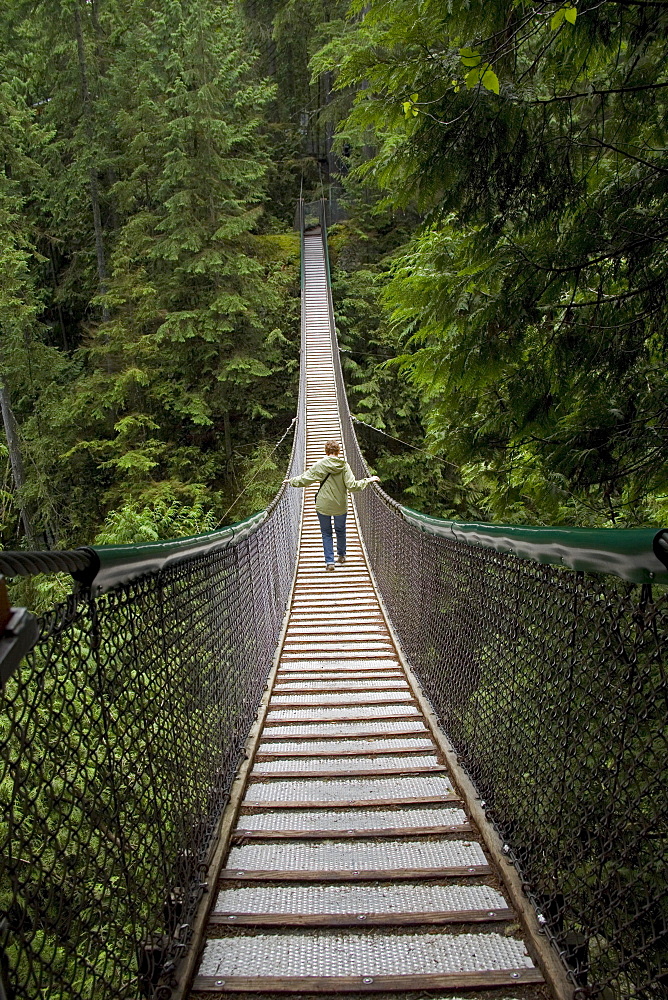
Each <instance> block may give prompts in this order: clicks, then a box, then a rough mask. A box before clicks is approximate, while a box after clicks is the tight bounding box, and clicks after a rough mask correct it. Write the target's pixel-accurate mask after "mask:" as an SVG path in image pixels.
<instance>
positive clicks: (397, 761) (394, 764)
mask: <svg viewBox="0 0 668 1000" xmlns="http://www.w3.org/2000/svg"><path fill="white" fill-rule="evenodd" d="M427 768H428V769H430V770H439V771H442V770H445V769H444V768H443V765H442V764H440V763H439V761H438V758H437V757H434V756H433V755H430V756H425V755H423V756H415V757H408V758H407V757H362V758H347V757H315V758H312V759H311V758H294V757H293V758H285V759H284V760H268V761H261V762H259V763H257V764H256V765H255V767H254V768H253V770H252V772H251V779H253V778H254V777H258V778H262V777H266V776H267V775H270V774H280V775H289V776H299V775H306V774H308V773H310V772H318V773H325V772H326V773H327V774H332V775H337V774H339V772H341V771H345V772H347V773H350V772H352V771H371V772H380V771H402V772H406V771H413V772H415V771H416V770H423V769H427Z"/></svg>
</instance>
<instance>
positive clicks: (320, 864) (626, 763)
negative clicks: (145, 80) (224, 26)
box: [0, 203, 668, 1000]
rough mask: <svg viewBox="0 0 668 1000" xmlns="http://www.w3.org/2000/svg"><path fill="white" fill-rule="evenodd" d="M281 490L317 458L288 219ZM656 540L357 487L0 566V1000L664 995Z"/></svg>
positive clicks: (662, 621)
mask: <svg viewBox="0 0 668 1000" xmlns="http://www.w3.org/2000/svg"><path fill="white" fill-rule="evenodd" d="M300 231H301V233H302V245H303V252H302V348H301V379H300V394H299V405H298V414H297V420H296V424H295V436H294V443H293V450H292V456H291V460H290V469H289V474H290V475H296V474H298V473H300V472H301V471H302V470H303V468H304V467H305V465H310V464H312V463H313V462H314V461H315V460H317V459H318V458H319V457H321V455H322V453H323V448H324V442H325V441H326V440H327V439H329V438H335V439H337V440H341V441H343V446H344V452H345V457H346V458H347V460H348V461H349V463H350V464H351V467H352V469H353V472H354V474H355V475H356V477H359V478H361V477H363V476H364V475H366V474H367V470H366V466H365V463H364V460H363V457H362V455H361V452H360V450H359V447H358V445H357V441H356V438H355V434H354V430H353V423H352V420H351V416H350V412H349V409H348V403H347V399H346V394H345V388H344V384H343V377H342V372H341V366H340V361H339V352H338V345H337V340H336V331H335V324H334V312H333V304H332V297H331V287H330V285H331V283H330V280H329V266H328V255H327V227H326V206H325V204H324V203H316V204H314V205H310V206H309V205H307V206H305V205H304V204H303V203H302V204H301V205H300ZM667 567H668V532H659V531H651V530H650V531H644V530H637V531H608V530H598V531H597V530H586V529H580V530H579V529H564V528H551V529H546V528H522V527H509V526H499V525H484V524H459V523H456V522H448V521H441V520H438V519H434V518H430V517H428V516H425V515H421V514H418V513H416V512H414V511H410V510H408V509H407V508H404V507H401V506H400V505H398V504H396V503H395V502H394V501H392V500H391V498H390V497H388V496H387V495H386V494H385V493H384V492H383V490H382V489H381V488H380V487H378V486H374V487H370V488H368V489H367V490H365V491H364V492H363V493H360V494H357V495H356V498H355V502H354V504H352V503H351V505H350V508H349V515H348V557H347V560H346V562H345V564H343V565H338V566H337V568H336V571H335V572H333V573H325V572H324V560H323V555H322V546H321V541H320V531H319V527H318V523H317V519H316V514H315V507H314V504H313V495H312V493H311V492H310V491H307V492H306V496H304V495H303V494H302V491H300V490H294V489H291V488H290V487H289V486H284V487H283V488H282V489H281V491H280V492H279V494H278V496H277V497H276V499H275V500H274V501H273V503H272V504H271V505H270V506H269V508H267V510H266V511H263V512H262V513H261V514H259V515H256V516H255V517H253V518H250V519H248V520H247V521H245V522H242V523H241V524H239V525H234V526H232V527H230V528H225V529H223V530H222V531H218V532H214V533H212V534H209V535H206V536H198V537H196V538H191V539H181V540H177V541H173V542H162V543H154V544H147V545H143V546H117V547H107V548H97V549H92V548H84V549H79V550H75V551H73V552H62V553H2V554H0V569H1V570H2V572H3V573H4V574H5V575H7V576H17V575H34V574H36V573H46V572H57V571H60V572H68V573H70V574H71V575H72V576H73V577H74V579H75V580H76V581H77V586H76V588H75V590H74V592H73V593H72V595H71V597H70V598H69V599H68V600H67V601H66V602H65V603H64V604H60V605H58V606H57V607H55V608H54V609H53V610H52V611H51V612H50V613H48V614H46V615H44V616H42V617H41V618H40V619H36V618H35V617H34V616H31V615H30V614H28V613H27V612H25V611H23V610H22V609H10V608H8V607H7V608H5V614H4V629H5V631H4V635H3V637H2V639H0V669H1V670H2V679H3V682H4V691H3V705H2V716H1V718H2V728H1V729H0V743H1V744H2V751H3V752H2V758H1V764H0V767H1V769H2V770H1V771H0V778H1V782H0V792H1V794H2V797H3V803H4V805H5V806H6V809H5V812H6V818H5V819H4V820H3V826H2V830H1V836H2V841H3V856H2V869H1V871H0V876H1V881H0V907H1V908H2V913H3V916H2V918H1V922H0V944H1V946H2V952H1V953H0V981H1V988H0V997H2V991H4V996H5V997H7V998H15V1000H18V998H21V1000H24V998H25V1000H27V998H30V1000H34V998H36V997H38V996H39V997H41V996H48V997H49V998H51V1000H55V998H57V997H58V998H60V997H63V998H70V997H73V998H77V1000H78V998H81V1000H84V998H91V1000H92V998H98V997H99V998H105V1000H107V998H118V1000H134V998H139V997H150V998H160V1000H168V998H173V1000H181V998H185V997H192V998H196V997H200V996H201V997H202V998H204V997H205V996H210V995H211V994H219V995H225V994H231V993H250V994H254V995H258V996H260V995H261V996H271V995H274V994H276V995H278V994H285V993H293V994H299V995H301V996H308V995H310V994H313V995H314V996H315V995H320V994H321V993H345V994H348V995H350V996H356V995H358V994H359V995H361V994H363V993H369V992H375V993H377V994H388V995H390V994H391V995H397V994H399V995H403V996H405V997H411V998H415V1000H417V998H418V997H425V996H426V997H429V996H432V997H442V996H443V995H444V993H443V991H447V995H448V996H454V995H461V996H463V997H478V996H479V994H480V993H481V991H484V995H487V996H490V997H494V998H501V1000H511V998H513V1000H545V998H546V997H548V996H554V997H558V998H560V1000H561V998H569V1000H570V998H574V997H580V998H584V997H589V996H602V997H605V998H606V1000H608V998H610V1000H623V998H629V1000H631V998H638V1000H644V998H645V997H647V998H654V997H657V998H658V997H662V996H665V995H666V989H667V988H668V977H667V975H666V967H667V964H668V894H667V891H666V860H667V858H668V824H667V822H666V821H667V819H668V795H667V794H666V793H667V792H668V789H667V787H666V769H665V764H666V742H667V736H666V725H665V723H666V717H667V714H668V713H667V709H668V684H667V677H666V666H665V637H666V633H667V631H668V628H667V625H668V597H667V593H668V590H667V587H668V569H667Z"/></svg>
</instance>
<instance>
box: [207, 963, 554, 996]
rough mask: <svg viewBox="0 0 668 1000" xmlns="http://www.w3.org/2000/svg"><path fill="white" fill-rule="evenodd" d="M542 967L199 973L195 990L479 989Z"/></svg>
mask: <svg viewBox="0 0 668 1000" xmlns="http://www.w3.org/2000/svg"><path fill="white" fill-rule="evenodd" d="M542 982H544V979H543V977H542V975H541V974H540V972H539V971H538V969H499V970H497V971H494V972H490V971H488V972H447V973H443V974H442V975H431V974H429V975H422V976H325V977H317V976H303V977H294V978H288V977H287V976H274V977H271V978H270V977H268V976H264V977H262V976H256V977H250V976H228V978H227V979H220V978H215V977H213V976H197V977H196V978H195V981H194V983H193V990H194V991H198V990H199V991H200V992H201V993H302V994H307V993H346V992H348V993H350V992H359V991H362V990H364V991H368V992H369V993H373V992H382V991H388V992H392V991H402V992H403V991H406V992H408V991H421V990H475V989H492V988H493V987H495V986H520V985H522V984H525V983H542Z"/></svg>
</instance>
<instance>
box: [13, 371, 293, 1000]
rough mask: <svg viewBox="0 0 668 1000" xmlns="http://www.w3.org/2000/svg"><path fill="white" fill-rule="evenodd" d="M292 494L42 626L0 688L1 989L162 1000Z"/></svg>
mask: <svg viewBox="0 0 668 1000" xmlns="http://www.w3.org/2000/svg"><path fill="white" fill-rule="evenodd" d="M303 400H304V394H303V388H302V390H301V392H300V404H299V413H298V420H297V424H296V431H295V438H294V442H293V452H292V460H291V468H292V466H294V471H295V472H296V471H298V470H299V469H301V467H302V465H303V455H304V421H303V413H304V405H303ZM301 504H302V497H301V491H297V490H290V489H287V488H284V489H283V490H282V491H281V492H280V493H279V495H278V497H277V499H276V501H274V503H273V504H272V505H271V506H270V508H268V514H267V517H266V519H265V520H264V521H263V522H262V523H261V524H260V525H259V527H258V528H257V530H255V531H254V532H252V533H251V534H249V535H247V537H245V538H243V537H242V538H241V539H234V540H232V541H230V542H227V543H226V544H225V545H224V546H222V547H221V548H220V549H218V550H217V551H214V552H210V553H207V554H206V555H201V556H195V557H192V558H190V559H188V560H186V561H183V562H177V563H176V564H171V565H168V566H166V567H165V568H164V569H163V570H161V571H160V572H157V573H152V574H149V575H146V576H143V577H141V578H139V579H137V580H134V581H131V582H128V583H123V584H122V585H119V586H116V587H114V588H113V589H111V590H110V591H109V592H108V593H106V594H104V595H100V596H93V595H92V594H91V593H90V591H82V592H81V593H78V594H73V595H72V596H71V597H70V598H69V600H68V601H67V602H66V603H64V604H62V605H61V606H59V607H57V608H56V609H54V610H53V612H51V613H50V614H48V615H46V616H45V617H43V618H42V620H41V621H40V623H39V627H40V638H39V641H38V643H37V645H36V646H35V648H34V649H33V651H32V652H31V653H30V655H29V657H28V659H27V660H26V661H24V662H23V664H22V665H21V667H20V668H19V669H18V671H17V672H16V673H15V674H14V675H13V677H11V678H10V680H9V681H8V683H7V685H6V687H5V690H4V692H3V693H2V696H1V697H0V795H1V796H2V805H3V810H2V825H1V826H0V839H1V842H2V843H1V858H0V910H1V911H2V914H3V916H2V918H1V922H0V980H1V982H2V984H3V985H4V989H5V993H6V995H7V998H8V1000H35V998H36V997H38V996H39V997H50V998H53V1000H55V998H56V997H63V998H65V997H66V998H67V1000H114V998H118V1000H130V998H131V1000H135V998H138V997H141V996H146V997H157V998H160V997H164V998H166V997H169V996H170V995H171V992H172V986H173V985H174V983H175V976H176V975H177V973H178V969H179V963H180V960H181V959H182V957H183V956H184V954H185V953H186V951H187V949H188V946H189V943H190V939H191V933H192V922H193V919H194V917H195V913H196V911H197V908H198V904H199V902H200V898H201V896H202V893H203V892H204V891H205V887H204V885H203V879H204V878H205V876H206V872H207V869H208V867H209V863H210V861H211V859H212V855H213V851H214V849H215V842H216V831H217V828H218V825H219V822H220V819H221V816H222V814H223V811H224V809H225V806H226V804H227V801H228V798H229V792H230V788H231V785H232V782H233V779H234V776H235V774H236V772H237V770H238V767H239V764H240V762H241V759H242V755H243V750H244V745H245V742H246V739H247V736H248V733H249V730H250V727H251V725H252V723H253V721H254V719H255V716H256V714H257V709H258V706H259V704H260V701H261V699H262V695H263V692H264V690H265V687H266V683H267V678H268V675H269V672H270V669H271V665H272V660H273V657H274V653H275V650H276V647H277V644H278V638H279V633H280V629H281V625H282V621H283V618H284V614H285V610H286V606H287V602H288V598H289V594H290V589H291V584H292V579H293V575H294V567H295V563H296V555H297V546H298V538H299V522H300V517H301Z"/></svg>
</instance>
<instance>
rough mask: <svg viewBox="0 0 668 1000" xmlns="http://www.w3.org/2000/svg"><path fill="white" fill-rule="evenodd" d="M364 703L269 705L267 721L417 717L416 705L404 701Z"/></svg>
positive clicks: (326, 720) (418, 713) (370, 719)
mask: <svg viewBox="0 0 668 1000" xmlns="http://www.w3.org/2000/svg"><path fill="white" fill-rule="evenodd" d="M365 707H366V706H365V705H351V706H350V708H348V707H343V706H342V707H338V706H335V705H331V706H330V705H326V706H323V707H322V708H320V707H315V708H306V707H305V708H278V709H272V708H271V707H270V709H269V712H268V714H267V722H290V721H294V722H310V721H311V720H312V721H313V722H318V721H322V722H329V721H331V720H333V719H341V720H345V719H351V720H352V719H356V720H362V719H366V720H369V721H372V720H373V718H374V714H377V715H378V716H379V717H380V718H381V719H391V718H393V717H398V718H406V717H412V716H415V717H418V716H420V711H419V709H418V708H417V706H416V705H412V704H410V703H406V704H405V705H369V707H368V710H367V711H365V710H364V709H365Z"/></svg>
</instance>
